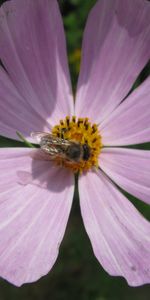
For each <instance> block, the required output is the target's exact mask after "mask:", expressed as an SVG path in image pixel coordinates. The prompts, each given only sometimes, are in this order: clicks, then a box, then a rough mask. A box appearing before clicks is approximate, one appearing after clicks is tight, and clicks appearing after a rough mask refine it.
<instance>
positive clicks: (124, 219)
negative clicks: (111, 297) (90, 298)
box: [79, 171, 150, 286]
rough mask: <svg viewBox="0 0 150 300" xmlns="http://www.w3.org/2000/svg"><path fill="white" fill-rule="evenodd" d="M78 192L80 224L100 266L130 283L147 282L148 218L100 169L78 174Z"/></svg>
mask: <svg viewBox="0 0 150 300" xmlns="http://www.w3.org/2000/svg"><path fill="white" fill-rule="evenodd" d="M79 193H80V205H81V213H82V217H83V221H84V225H85V228H86V230H87V233H88V235H89V238H90V240H91V243H92V246H93V250H94V254H95V256H96V257H97V259H98V261H99V262H100V263H101V264H102V266H103V267H104V269H105V270H106V271H107V272H108V273H109V274H111V275H117V276H118V275H120V276H123V277H125V278H126V280H127V282H128V284H129V285H131V286H138V285H141V284H144V283H148V282H149V281H150V224H149V222H148V221H146V220H145V219H144V218H143V217H142V215H141V214H140V213H139V212H138V211H137V210H136V209H135V207H134V206H133V205H132V204H131V203H130V202H129V201H128V200H127V199H126V198H125V197H124V196H123V195H122V194H121V193H120V192H119V191H118V190H117V189H116V187H115V186H114V185H113V184H112V183H111V182H110V180H108V178H107V177H106V176H105V175H103V174H102V172H101V171H99V172H98V173H94V172H93V173H92V172H91V173H90V172H89V173H88V174H86V176H81V178H80V180H79Z"/></svg>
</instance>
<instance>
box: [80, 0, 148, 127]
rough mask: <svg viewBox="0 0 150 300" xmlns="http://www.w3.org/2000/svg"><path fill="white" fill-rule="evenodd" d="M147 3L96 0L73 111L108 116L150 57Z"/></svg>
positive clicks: (96, 117) (98, 117) (97, 119)
mask: <svg viewBox="0 0 150 300" xmlns="http://www.w3.org/2000/svg"><path fill="white" fill-rule="evenodd" d="M149 20H150V3H149V2H148V1H145V0H143V1H141V0H132V1H131V0H121V1H120V0H109V1H106V0H99V1H97V3H96V5H95V6H94V8H93V10H92V11H91V13H90V15H89V18H88V21H87V25H86V29H85V33H84V40H83V50H82V64H81V72H80V77H79V82H78V88H77V101H76V108H75V111H76V114H77V115H79V116H82V117H83V116H88V117H90V118H91V120H93V121H94V122H97V123H99V122H102V121H103V120H105V119H107V118H108V117H109V116H110V115H111V113H112V111H113V110H114V109H115V108H116V107H117V106H118V104H119V103H120V102H121V101H122V100H123V99H124V97H125V96H126V95H127V94H128V92H129V90H130V89H131V87H132V85H133V83H134V82H135V80H136V78H137V76H138V74H139V73H140V71H141V70H142V69H143V67H144V66H145V64H146V63H147V61H148V59H149V58H150V22H149Z"/></svg>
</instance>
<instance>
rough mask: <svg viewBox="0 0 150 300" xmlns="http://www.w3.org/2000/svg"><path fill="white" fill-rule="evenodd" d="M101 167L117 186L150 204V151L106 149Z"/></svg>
mask: <svg viewBox="0 0 150 300" xmlns="http://www.w3.org/2000/svg"><path fill="white" fill-rule="evenodd" d="M99 165H100V167H101V169H102V170H103V171H104V172H105V173H106V174H107V175H108V176H109V177H110V178H111V179H112V180H113V181H115V183H116V184H118V185H119V186H120V187H122V188H123V189H124V190H126V191H127V192H128V193H130V194H132V195H134V196H135V197H137V198H139V199H141V200H143V201H145V202H147V203H148V204H150V151H142V150H133V149H123V148H104V149H103V150H102V152H101V155H100V158H99Z"/></svg>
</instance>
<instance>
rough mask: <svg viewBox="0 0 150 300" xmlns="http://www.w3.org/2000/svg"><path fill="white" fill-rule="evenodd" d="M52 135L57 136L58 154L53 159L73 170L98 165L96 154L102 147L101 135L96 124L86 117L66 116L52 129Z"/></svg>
mask: <svg viewBox="0 0 150 300" xmlns="http://www.w3.org/2000/svg"><path fill="white" fill-rule="evenodd" d="M52 135H53V136H54V137H57V138H58V141H60V144H59V145H58V146H57V147H58V148H59V152H60V155H56V157H55V159H54V160H55V161H56V162H57V163H58V164H61V165H63V166H65V167H67V168H70V169H71V170H72V171H73V172H75V173H76V172H83V171H87V170H89V169H91V168H92V167H98V156H99V154H100V151H101V148H102V142H101V136H100V134H99V131H98V127H97V125H96V124H93V125H92V124H91V123H90V122H89V119H88V118H79V119H77V120H76V117H75V116H73V117H72V118H70V117H69V116H67V117H66V118H65V119H64V120H60V123H59V124H58V125H55V126H54V127H53V129H52Z"/></svg>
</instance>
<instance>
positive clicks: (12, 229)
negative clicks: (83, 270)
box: [0, 148, 74, 286]
mask: <svg viewBox="0 0 150 300" xmlns="http://www.w3.org/2000/svg"><path fill="white" fill-rule="evenodd" d="M36 151H37V150H31V149H24V148H21V149H20V148H15V149H1V150H0V275H1V276H2V277H3V278H5V279H6V280H8V281H10V282H11V283H13V284H15V285H17V286H20V285H22V284H23V283H27V282H33V281H35V280H38V279H39V278H40V277H41V276H43V275H45V274H47V273H48V272H49V270H50V269H51V268H52V266H53V264H54V263H55V261H56V258H57V256H58V251H59V246H60V243H61V240H62V238H63V235H64V232H65V228H66V224H67V220H68V217H69V212H70V208H71V204H72V198H73V190H74V188H73V176H71V174H70V173H68V171H65V170H64V169H61V168H59V169H58V168H57V167H56V166H54V165H52V163H51V162H50V161H47V160H45V161H41V160H39V157H38V156H37V159H36V153H37V152H36ZM33 156H34V159H33ZM56 178H57V180H56Z"/></svg>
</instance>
